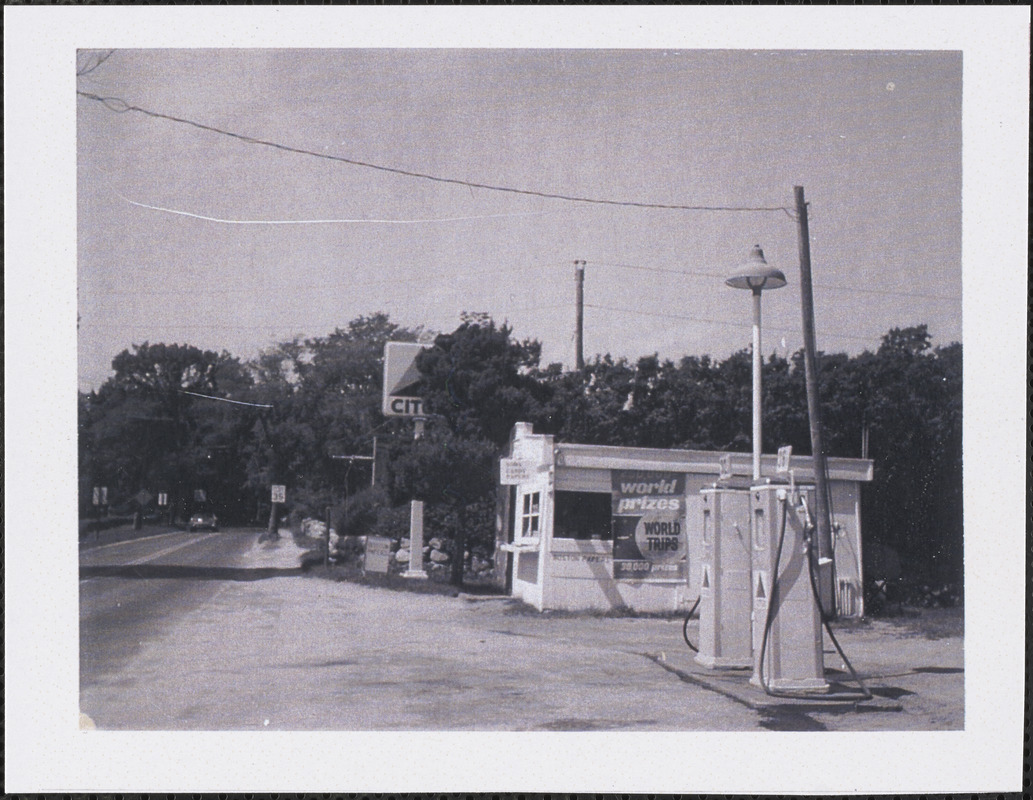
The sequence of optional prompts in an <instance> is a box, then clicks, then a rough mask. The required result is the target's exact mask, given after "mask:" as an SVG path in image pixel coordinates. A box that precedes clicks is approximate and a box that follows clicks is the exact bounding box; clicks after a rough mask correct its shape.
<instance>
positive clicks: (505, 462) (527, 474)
mask: <svg viewBox="0 0 1033 800" xmlns="http://www.w3.org/2000/svg"><path fill="white" fill-rule="evenodd" d="M534 474H535V468H534V464H531V463H529V462H527V461H521V460H520V459H517V458H503V459H500V460H499V483H501V484H502V485H503V486H516V485H517V484H518V483H526V482H527V481H529V480H531V478H532V477H534Z"/></svg>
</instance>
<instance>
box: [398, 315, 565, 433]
mask: <svg viewBox="0 0 1033 800" xmlns="http://www.w3.org/2000/svg"><path fill="white" fill-rule="evenodd" d="M511 334H512V329H511V328H509V327H508V326H506V325H503V326H502V327H496V325H495V323H494V321H492V320H490V319H485V318H484V317H483V316H475V317H473V318H467V319H466V321H464V322H463V323H462V324H461V325H460V326H459V327H458V328H457V329H456V330H455V331H453V332H452V333H448V334H442V335H440V336H438V337H437V338H436V339H435V341H434V346H433V347H431V348H428V349H427V350H425V351H424V352H422V353H421V354H420V355H419V356H418V357H417V360H416V366H417V368H418V369H419V371H420V373H421V374H422V375H423V379H424V387H425V388H424V392H423V398H424V401H425V402H426V404H427V407H428V408H429V409H430V411H431V413H433V414H434V415H436V416H440V417H441V418H443V420H444V421H445V423H446V424H447V426H448V427H449V429H450V430H451V431H453V432H454V433H455V434H456V435H457V436H459V437H462V438H468V439H486V440H487V441H490V442H492V443H494V444H495V445H496V446H499V447H501V446H502V445H503V444H504V443H505V442H506V441H508V439H509V434H510V431H511V430H512V428H513V425H514V423H516V422H518V421H520V420H528V419H533V418H535V417H536V416H538V414H539V413H540V408H541V405H542V402H543V400H544V399H545V397H546V396H547V389H545V388H544V387H543V385H542V384H541V383H539V382H538V381H537V380H536V378H535V370H536V368H537V366H538V362H539V358H540V356H541V345H540V344H539V343H538V342H537V341H533V340H525V341H523V342H517V341H514V340H513V339H512V338H511Z"/></svg>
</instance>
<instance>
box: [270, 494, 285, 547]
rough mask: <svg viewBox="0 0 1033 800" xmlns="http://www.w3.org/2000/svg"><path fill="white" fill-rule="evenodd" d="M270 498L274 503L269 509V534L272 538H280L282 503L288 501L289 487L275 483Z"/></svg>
mask: <svg viewBox="0 0 1033 800" xmlns="http://www.w3.org/2000/svg"><path fill="white" fill-rule="evenodd" d="M269 499H270V500H271V501H272V503H271V507H270V509H269V530H268V535H269V538H270V539H279V538H280V530H279V522H280V504H281V503H286V502H287V487H286V486H284V485H283V484H278V483H274V484H273V487H272V491H271V493H270V498H269Z"/></svg>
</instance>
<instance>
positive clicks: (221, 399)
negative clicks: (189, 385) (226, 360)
mask: <svg viewBox="0 0 1033 800" xmlns="http://www.w3.org/2000/svg"><path fill="white" fill-rule="evenodd" d="M179 393H180V394H188V395H190V396H191V397H203V398H204V399H205V400H218V401H219V402H220V403H233V404H234V405H237V406H251V407H252V408H273V406H272V405H271V404H269V403H245V402H244V401H243V400H230V399H229V398H228V397H215V396H213V395H210V394H201V393H200V392H188V391H187V390H186V389H180V390H179Z"/></svg>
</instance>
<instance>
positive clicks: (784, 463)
mask: <svg viewBox="0 0 1033 800" xmlns="http://www.w3.org/2000/svg"><path fill="white" fill-rule="evenodd" d="M792 455H793V446H792V445H791V444H787V445H783V446H782V447H780V448H778V461H777V462H776V464H775V471H776V472H778V473H779V474H780V475H781V474H783V473H786V472H789V459H790V457H791V456H792Z"/></svg>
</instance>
